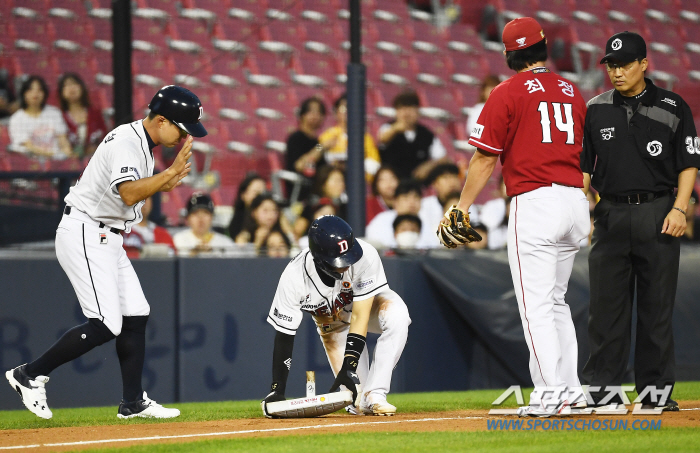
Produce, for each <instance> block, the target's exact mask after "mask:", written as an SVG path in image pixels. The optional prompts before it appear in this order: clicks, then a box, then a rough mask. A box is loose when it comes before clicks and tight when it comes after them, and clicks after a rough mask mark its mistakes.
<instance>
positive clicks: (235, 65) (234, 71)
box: [211, 52, 249, 85]
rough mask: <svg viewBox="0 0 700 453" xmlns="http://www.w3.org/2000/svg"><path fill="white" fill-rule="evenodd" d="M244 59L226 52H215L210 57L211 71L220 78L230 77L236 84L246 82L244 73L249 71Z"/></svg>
mask: <svg viewBox="0 0 700 453" xmlns="http://www.w3.org/2000/svg"><path fill="white" fill-rule="evenodd" d="M246 61H247V60H246ZM246 61H241V60H240V59H238V58H234V57H233V56H231V54H229V53H226V52H219V53H216V54H214V56H213V57H212V59H211V67H212V73H213V74H214V75H215V76H217V77H220V78H231V79H233V80H235V81H236V83H237V84H238V85H243V84H245V83H246V74H247V72H248V71H249V70H248V67H247V66H246Z"/></svg>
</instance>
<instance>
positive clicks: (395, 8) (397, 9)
mask: <svg viewBox="0 0 700 453" xmlns="http://www.w3.org/2000/svg"><path fill="white" fill-rule="evenodd" d="M363 6H365V5H363ZM372 17H374V18H375V19H378V20H384V21H395V22H403V23H406V22H407V21H408V20H409V15H408V7H407V6H406V2H405V1H402V0H381V1H379V2H376V6H375V7H374V11H373V12H372Z"/></svg>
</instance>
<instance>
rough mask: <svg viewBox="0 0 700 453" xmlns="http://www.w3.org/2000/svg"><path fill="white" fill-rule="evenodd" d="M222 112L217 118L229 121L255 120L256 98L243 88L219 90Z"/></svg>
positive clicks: (251, 91)
mask: <svg viewBox="0 0 700 453" xmlns="http://www.w3.org/2000/svg"><path fill="white" fill-rule="evenodd" d="M219 99H220V101H221V108H222V110H221V111H220V112H219V116H222V117H225V118H227V119H229V120H237V121H245V120H251V121H252V120H254V119H255V109H256V108H257V98H256V97H255V96H254V94H253V90H250V89H245V88H229V89H226V88H224V89H221V90H219Z"/></svg>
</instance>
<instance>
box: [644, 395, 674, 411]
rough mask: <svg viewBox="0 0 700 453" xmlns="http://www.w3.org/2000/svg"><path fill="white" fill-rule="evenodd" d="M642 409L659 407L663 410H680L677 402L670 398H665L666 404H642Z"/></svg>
mask: <svg viewBox="0 0 700 453" xmlns="http://www.w3.org/2000/svg"><path fill="white" fill-rule="evenodd" d="M642 409H661V410H662V411H664V412H677V411H680V408H679V407H678V403H677V402H675V401H674V400H672V399H671V398H669V399H667V400H666V404H664V405H663V406H656V405H652V404H644V405H643V406H642Z"/></svg>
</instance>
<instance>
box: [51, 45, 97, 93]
mask: <svg viewBox="0 0 700 453" xmlns="http://www.w3.org/2000/svg"><path fill="white" fill-rule="evenodd" d="M54 55H55V57H56V65H57V66H56V69H57V70H58V74H64V73H66V72H77V73H78V74H80V75H81V76H82V77H83V78H84V79H85V82H86V83H87V84H88V86H94V84H95V81H94V76H93V75H94V74H95V73H96V72H97V62H96V60H95V58H94V57H93V56H92V54H90V53H86V52H83V53H73V52H65V51H64V52H56V53H54Z"/></svg>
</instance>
